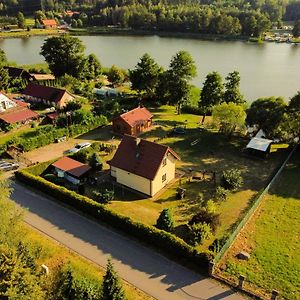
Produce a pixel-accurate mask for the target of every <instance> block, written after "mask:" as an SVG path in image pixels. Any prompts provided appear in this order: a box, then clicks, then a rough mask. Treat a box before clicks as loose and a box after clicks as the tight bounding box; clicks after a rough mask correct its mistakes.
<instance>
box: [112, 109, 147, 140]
mask: <svg viewBox="0 0 300 300" xmlns="http://www.w3.org/2000/svg"><path fill="white" fill-rule="evenodd" d="M152 118H153V115H152V114H151V112H150V111H149V110H148V109H147V108H145V107H140V106H139V107H137V108H135V109H133V110H130V111H128V112H126V113H124V114H122V115H120V116H119V117H117V118H115V119H114V120H113V121H112V123H113V131H114V132H115V133H118V134H128V135H132V136H138V135H139V134H140V133H142V132H144V131H145V130H147V129H148V128H150V127H151V126H152Z"/></svg>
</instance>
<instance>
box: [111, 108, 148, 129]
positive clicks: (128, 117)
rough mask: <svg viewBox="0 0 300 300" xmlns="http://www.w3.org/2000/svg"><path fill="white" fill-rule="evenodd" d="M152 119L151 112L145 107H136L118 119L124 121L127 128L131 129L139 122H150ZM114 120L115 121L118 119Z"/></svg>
mask: <svg viewBox="0 0 300 300" xmlns="http://www.w3.org/2000/svg"><path fill="white" fill-rule="evenodd" d="M152 117H153V115H152V114H151V112H150V111H149V110H148V109H147V108H145V107H140V106H139V107H137V108H134V109H132V110H130V111H128V112H126V113H124V114H122V115H120V116H119V117H118V118H121V119H122V120H124V121H125V122H126V123H127V124H128V125H129V126H131V127H133V126H134V125H135V124H138V123H139V122H143V121H147V120H150V119H151V118H152ZM118 118H116V119H118Z"/></svg>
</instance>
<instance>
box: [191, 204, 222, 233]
mask: <svg viewBox="0 0 300 300" xmlns="http://www.w3.org/2000/svg"><path fill="white" fill-rule="evenodd" d="M198 223H206V224H208V225H210V227H211V229H212V231H213V232H215V231H216V229H217V227H218V226H219V225H220V215H218V214H215V213H212V212H209V211H207V210H206V209H205V208H202V209H201V210H200V211H199V213H197V214H196V215H194V216H193V217H192V219H191V220H190V221H189V225H193V224H198Z"/></svg>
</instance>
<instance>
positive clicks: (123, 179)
mask: <svg viewBox="0 0 300 300" xmlns="http://www.w3.org/2000/svg"><path fill="white" fill-rule="evenodd" d="M176 160H180V157H179V156H178V155H177V154H176V152H175V151H173V150H172V149H171V148H170V147H168V146H165V145H161V144H157V143H154V142H150V141H147V140H144V139H139V138H135V137H132V136H128V135H125V136H124V137H123V139H122V141H121V143H120V145H119V147H118V149H117V151H116V153H115V155H114V157H113V158H112V160H111V161H110V162H109V165H110V174H111V176H112V177H114V178H115V180H116V182H118V183H120V184H122V185H125V186H127V187H129V188H131V189H134V190H137V191H139V192H141V193H143V194H145V195H148V196H151V197H152V196H153V195H155V194H157V193H158V192H159V191H160V190H161V189H162V188H163V187H165V186H166V185H167V184H168V183H170V182H171V181H172V180H173V179H174V178H175V169H176V166H175V163H176Z"/></svg>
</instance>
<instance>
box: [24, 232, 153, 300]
mask: <svg viewBox="0 0 300 300" xmlns="http://www.w3.org/2000/svg"><path fill="white" fill-rule="evenodd" d="M23 242H25V243H29V244H30V247H32V248H33V249H41V250H40V251H41V252H40V259H39V264H45V265H47V266H48V267H49V270H50V274H53V272H54V273H55V270H56V269H57V267H59V266H60V265H62V264H63V265H67V264H68V263H69V264H70V265H71V266H72V269H73V270H74V272H75V277H76V278H81V279H85V280H90V281H91V282H95V283H99V282H100V281H101V279H102V277H103V275H104V273H105V270H104V269H102V268H100V267H98V266H96V265H94V264H92V263H90V262H88V261H86V260H85V259H83V258H81V257H80V256H78V255H76V254H74V253H73V252H71V251H69V250H68V249H67V248H65V247H63V246H60V245H59V244H57V243H56V242H54V241H52V240H50V239H48V238H46V237H44V236H43V235H41V234H40V233H38V232H36V231H35V230H32V229H30V228H28V227H24V237H23ZM123 286H124V289H125V292H126V296H127V299H128V300H151V299H152V297H150V296H148V295H146V294H144V293H143V292H141V291H140V290H138V289H136V288H135V287H134V286H132V285H130V284H128V283H126V282H123Z"/></svg>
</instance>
